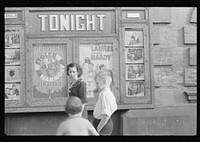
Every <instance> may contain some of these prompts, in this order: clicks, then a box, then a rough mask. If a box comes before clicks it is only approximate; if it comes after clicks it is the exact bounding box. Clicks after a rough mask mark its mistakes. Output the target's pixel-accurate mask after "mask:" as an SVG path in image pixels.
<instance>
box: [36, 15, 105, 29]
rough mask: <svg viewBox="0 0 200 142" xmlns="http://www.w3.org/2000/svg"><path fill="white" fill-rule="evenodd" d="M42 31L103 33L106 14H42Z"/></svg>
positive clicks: (39, 16) (40, 16) (40, 17)
mask: <svg viewBox="0 0 200 142" xmlns="http://www.w3.org/2000/svg"><path fill="white" fill-rule="evenodd" d="M38 18H39V19H40V26H41V28H40V30H41V31H42V32H45V31H96V30H98V31H103V30H104V23H105V18H106V15H105V14H50V15H49V14H40V15H38Z"/></svg>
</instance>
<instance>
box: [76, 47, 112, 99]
mask: <svg viewBox="0 0 200 142" xmlns="http://www.w3.org/2000/svg"><path fill="white" fill-rule="evenodd" d="M79 57H80V64H81V66H82V68H83V74H82V78H83V80H84V81H85V82H86V85H87V97H88V98H91V97H94V95H93V90H94V89H95V88H96V84H95V81H94V77H95V75H96V73H98V72H99V71H100V70H103V69H112V64H113V44H111V43H94V44H80V46H79Z"/></svg>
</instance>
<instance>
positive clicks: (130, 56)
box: [125, 48, 144, 63]
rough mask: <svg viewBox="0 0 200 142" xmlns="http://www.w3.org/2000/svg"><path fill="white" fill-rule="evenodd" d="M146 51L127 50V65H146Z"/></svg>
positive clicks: (139, 49) (140, 49)
mask: <svg viewBox="0 0 200 142" xmlns="http://www.w3.org/2000/svg"><path fill="white" fill-rule="evenodd" d="M143 52H144V49H142V48H125V62H126V63H144V54H143Z"/></svg>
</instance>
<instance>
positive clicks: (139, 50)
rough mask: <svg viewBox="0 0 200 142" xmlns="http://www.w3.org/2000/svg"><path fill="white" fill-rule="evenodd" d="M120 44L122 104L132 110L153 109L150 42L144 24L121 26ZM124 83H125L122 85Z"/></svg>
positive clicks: (146, 27)
mask: <svg viewBox="0 0 200 142" xmlns="http://www.w3.org/2000/svg"><path fill="white" fill-rule="evenodd" d="M121 43H122V44H123V48H121V50H120V52H121V53H122V54H124V56H121V58H120V65H121V66H124V67H125V68H124V69H123V72H122V75H121V78H120V79H121V82H122V83H121V94H122V102H123V103H124V104H127V105H131V106H132V107H134V108H137V107H138V108H147V107H153V98H152V96H153V93H152V89H153V88H152V82H151V81H152V79H153V78H152V72H151V71H152V69H151V65H150V63H151V62H150V61H151V59H150V54H151V52H150V49H149V47H150V41H149V31H148V26H147V25H146V24H137V23H134V24H133V23H132V24H128V23H124V24H122V38H121ZM123 82H125V83H123Z"/></svg>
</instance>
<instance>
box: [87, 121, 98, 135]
mask: <svg viewBox="0 0 200 142" xmlns="http://www.w3.org/2000/svg"><path fill="white" fill-rule="evenodd" d="M89 134H90V135H95V136H99V133H97V131H96V129H95V128H94V126H93V125H92V124H91V123H90V122H89Z"/></svg>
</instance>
